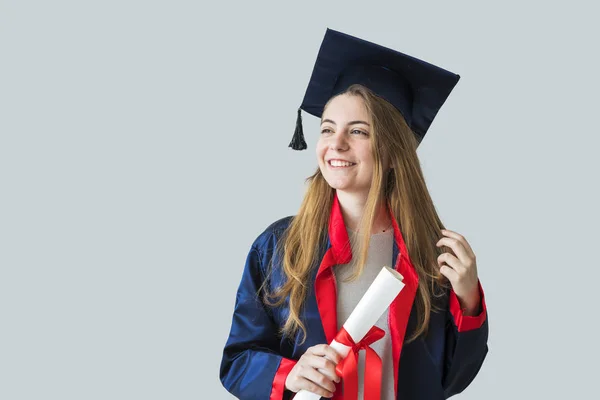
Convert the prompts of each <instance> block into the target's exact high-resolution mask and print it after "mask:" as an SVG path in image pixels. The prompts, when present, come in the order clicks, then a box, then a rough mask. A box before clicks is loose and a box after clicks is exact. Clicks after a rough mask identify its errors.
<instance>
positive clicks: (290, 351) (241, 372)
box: [220, 196, 488, 400]
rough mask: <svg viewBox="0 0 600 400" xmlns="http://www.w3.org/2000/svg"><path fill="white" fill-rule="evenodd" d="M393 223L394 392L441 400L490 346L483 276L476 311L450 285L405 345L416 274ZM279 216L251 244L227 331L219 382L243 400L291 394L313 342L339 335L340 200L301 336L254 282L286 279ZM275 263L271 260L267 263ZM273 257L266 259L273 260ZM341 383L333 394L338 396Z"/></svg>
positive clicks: (413, 318) (345, 255)
mask: <svg viewBox="0 0 600 400" xmlns="http://www.w3.org/2000/svg"><path fill="white" fill-rule="evenodd" d="M390 215H391V218H392V225H393V228H394V246H393V258H392V259H393V260H395V261H394V268H395V269H396V270H397V271H398V272H400V274H402V276H403V277H404V280H403V282H404V284H405V287H404V288H403V289H402V291H401V292H400V294H399V295H398V297H397V298H396V299H395V300H394V302H393V303H392V304H391V306H390V309H389V319H388V323H389V327H390V334H391V335H392V357H393V360H394V377H395V384H396V398H397V399H399V400H417V399H418V400H425V399H426V400H438V399H440V400H441V399H446V398H448V397H450V396H452V395H454V394H456V393H460V392H462V391H463V390H464V389H465V388H466V387H467V386H468V385H469V384H470V383H471V381H472V380H473V379H474V378H475V376H476V375H477V373H478V371H479V369H480V368H481V365H482V364H483V361H484V359H485V357H486V354H487V351H488V346H487V339H488V322H487V308H486V304H485V298H484V293H483V289H482V287H481V283H479V291H480V295H481V303H480V310H481V313H480V314H479V315H477V316H466V315H463V312H462V310H461V308H460V305H459V302H458V299H457V297H456V295H455V294H454V292H453V290H452V289H449V290H448V291H447V292H446V293H445V295H444V296H443V297H441V298H436V299H434V300H433V301H435V302H436V304H438V305H439V306H440V307H441V309H442V310H445V311H444V312H438V313H434V312H432V313H431V319H430V322H429V330H428V333H427V335H426V336H420V337H419V338H418V339H417V340H415V341H413V342H411V343H410V344H405V343H404V339H405V338H408V337H409V336H410V334H411V333H412V332H414V331H415V328H416V325H417V315H416V307H415V306H414V299H415V294H416V290H417V285H418V276H417V274H416V271H415V270H414V268H413V266H412V263H411V262H410V258H409V256H408V252H407V249H406V245H405V243H404V239H403V238H402V234H401V232H400V230H399V228H398V224H397V222H396V220H395V219H394V217H393V215H392V213H391V212H390ZM291 219H292V217H291V216H290V217H286V218H282V219H280V220H278V221H276V222H274V223H273V224H271V225H270V226H269V227H267V228H266V229H265V231H264V232H263V233H262V234H260V235H259V236H258V237H257V238H256V240H255V241H254V243H253V244H252V246H251V249H250V252H249V253H248V257H247V259H246V264H245V267H244V271H243V274H242V279H241V282H240V285H239V288H238V291H237V296H236V301H235V308H234V312H233V318H232V324H231V331H230V334H229V337H228V339H227V342H226V344H225V348H224V350H223V358H222V361H221V368H220V379H221V382H222V383H223V386H224V387H225V388H226V389H227V390H228V391H229V392H230V393H232V394H233V395H234V396H236V397H237V398H239V399H242V400H266V399H269V400H281V399H288V398H291V397H292V395H293V393H291V392H289V391H287V390H285V388H284V383H285V379H286V378H287V375H288V374H289V372H290V371H291V369H292V368H293V366H294V365H295V364H296V362H297V360H298V359H299V358H300V357H301V356H302V355H303V354H304V352H305V351H306V350H307V349H308V348H309V347H311V346H314V345H316V344H322V343H330V342H331V341H332V340H333V338H334V337H335V335H336V334H337V316H336V313H337V307H336V288H335V285H336V283H335V277H334V275H333V271H332V268H331V267H332V266H334V265H336V264H346V263H348V262H350V260H351V258H352V254H351V250H350V245H349V240H348V234H347V231H346V227H345V225H344V220H343V217H342V212H341V209H340V205H339V202H338V199H337V196H335V197H334V202H333V205H332V209H331V215H330V219H329V227H328V235H327V244H326V246H325V247H324V248H321V249H319V258H318V259H317V260H316V261H315V263H318V267H317V265H316V264H315V268H313V270H312V271H313V272H312V273H311V276H310V280H309V285H308V287H309V293H308V296H307V299H306V303H305V309H304V312H303V315H302V320H303V322H304V324H305V326H306V328H307V338H306V341H305V342H304V343H302V344H300V343H299V342H300V338H301V335H300V334H298V335H296V337H295V339H294V340H289V339H284V338H282V337H281V335H280V334H279V333H278V332H279V328H280V327H281V326H283V324H284V323H285V319H286V316H287V304H283V305H281V306H280V307H277V308H275V309H273V308H269V307H267V306H265V305H264V304H263V302H262V301H261V295H262V292H260V293H259V288H260V286H261V284H262V282H263V281H264V280H265V279H267V284H268V288H269V289H270V290H272V289H274V288H275V287H277V286H278V285H279V284H280V283H281V282H283V280H284V275H283V273H282V272H281V268H280V266H281V259H280V257H279V255H278V254H276V253H275V246H276V244H277V243H278V241H279V240H280V239H281V235H282V233H283V232H284V230H285V229H286V228H287V226H288V225H289V223H290V222H291ZM271 262H272V263H271ZM270 263H271V264H270ZM341 389H342V384H341V383H339V384H338V385H337V388H336V392H335V394H334V397H333V399H342V396H341V391H342V390H341Z"/></svg>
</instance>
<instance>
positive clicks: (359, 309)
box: [294, 267, 404, 400]
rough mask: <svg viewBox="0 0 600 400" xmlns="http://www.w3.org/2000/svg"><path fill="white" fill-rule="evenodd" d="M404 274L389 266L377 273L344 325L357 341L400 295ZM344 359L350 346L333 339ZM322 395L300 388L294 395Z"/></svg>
mask: <svg viewBox="0 0 600 400" xmlns="http://www.w3.org/2000/svg"><path fill="white" fill-rule="evenodd" d="M402 279H403V277H402V275H400V273H399V272H398V271H395V270H393V269H391V268H389V267H383V268H382V269H381V272H379V274H378V275H377V277H376V278H375V280H374V281H373V283H372V284H371V286H369V289H367V291H366V293H365V295H364V296H363V297H362V299H360V301H359V302H358V304H357V305H356V308H355V309H354V310H353V311H352V313H351V314H350V316H349V317H348V320H347V321H346V322H345V323H344V325H343V327H344V329H345V330H346V332H348V334H349V335H350V337H352V340H354V342H355V343H358V342H359V341H361V340H362V339H363V338H364V337H365V335H366V334H367V333H368V332H369V330H370V329H371V328H372V327H373V326H374V325H375V323H377V320H378V319H379V318H380V317H381V316H382V315H383V313H384V312H385V310H386V309H387V308H388V307H389V306H390V304H392V301H394V299H395V298H396V296H398V294H399V293H400V291H401V290H402V288H403V287H404V283H402ZM330 346H331V347H333V349H334V350H335V351H337V352H338V353H339V354H340V355H341V356H342V359H343V358H345V357H346V356H347V355H348V352H349V351H350V347H348V346H346V345H343V344H341V343H338V342H336V341H335V340H333V341H332V342H331V344H330ZM320 398H321V396H319V395H318V394H315V393H312V392H309V391H307V390H300V391H299V392H298V393H296V396H294V400H319V399H320Z"/></svg>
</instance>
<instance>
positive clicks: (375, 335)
mask: <svg viewBox="0 0 600 400" xmlns="http://www.w3.org/2000/svg"><path fill="white" fill-rule="evenodd" d="M384 336H385V332H384V331H383V329H380V328H378V327H376V326H373V327H372V328H371V329H370V330H369V332H367V334H366V335H365V337H364V338H363V339H362V340H361V341H360V342H358V343H354V340H352V338H351V337H350V335H349V334H348V332H346V330H345V329H344V328H343V327H342V330H340V331H339V332H338V334H337V335H336V337H335V341H336V342H338V343H341V344H343V345H346V346H348V347H350V352H349V353H348V355H347V356H346V358H344V359H343V360H342V361H340V362H339V363H338V364H337V366H336V367H335V372H337V374H338V375H339V376H341V377H342V380H343V382H344V400H355V399H358V351H359V350H361V349H365V350H366V351H367V356H366V361H365V386H364V399H365V400H380V399H381V397H380V394H381V358H379V356H378V355H377V353H376V352H375V350H373V349H372V348H370V347H369V345H370V344H371V343H374V342H376V341H378V340H379V339H381V338H382V337H384Z"/></svg>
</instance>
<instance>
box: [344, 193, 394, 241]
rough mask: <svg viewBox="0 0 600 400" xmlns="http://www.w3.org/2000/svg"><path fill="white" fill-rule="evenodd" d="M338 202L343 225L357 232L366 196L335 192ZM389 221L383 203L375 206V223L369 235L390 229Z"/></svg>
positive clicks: (385, 206)
mask: <svg viewBox="0 0 600 400" xmlns="http://www.w3.org/2000/svg"><path fill="white" fill-rule="evenodd" d="M336 193H337V197H338V201H339V203H340V209H341V210H342V216H343V217H344V224H345V225H346V227H347V228H348V229H350V230H352V231H357V230H358V226H359V224H360V220H361V218H362V216H363V213H364V209H365V204H366V202H367V195H361V196H358V195H355V194H351V193H346V192H342V191H339V190H338V191H336ZM390 225H391V220H390V216H389V213H388V210H387V205H386V204H385V201H382V202H380V203H379V204H378V205H377V211H376V213H375V221H373V228H372V230H371V233H372V234H373V233H379V232H382V231H384V230H387V229H388V228H390Z"/></svg>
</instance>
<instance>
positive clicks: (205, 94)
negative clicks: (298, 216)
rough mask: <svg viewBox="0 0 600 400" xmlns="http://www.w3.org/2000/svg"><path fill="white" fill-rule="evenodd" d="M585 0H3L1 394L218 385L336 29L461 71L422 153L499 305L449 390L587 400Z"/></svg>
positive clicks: (443, 209) (94, 393) (197, 389)
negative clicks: (468, 376) (236, 314)
mask: <svg viewBox="0 0 600 400" xmlns="http://www.w3.org/2000/svg"><path fill="white" fill-rule="evenodd" d="M550 3H551V4H550ZM591 4H592V2H589V5H588V4H584V3H583V2H569V4H568V5H567V4H566V2H563V4H560V3H559V2H542V1H538V2H533V1H530V2H523V1H503V2H495V3H494V4H490V3H489V2H481V1H462V2H448V1H445V2H436V3H433V2H425V1H419V2H410V3H409V2H401V1H394V2H389V3H387V4H385V3H377V2H370V3H369V4H368V5H367V2H361V3H352V2H347V1H344V2H342V1H340V2H306V1H303V2H289V3H288V2H268V3H267V2H239V3H237V4H236V3H232V2H229V3H226V2H221V3H218V4H217V3H216V2H214V3H210V4H209V3H208V2H207V3H204V4H201V2H198V1H141V0H140V1H133V0H119V1H114V0H112V1H108V0H104V1H95V2H92V1H52V2H42V1H18V2H17V1H2V2H0V134H1V137H0V190H1V192H0V268H1V275H0V398H1V399H6V400H13V399H15V400H16V399H142V398H143V399H200V398H211V399H230V398H232V397H231V396H230V395H229V394H228V393H227V392H226V391H225V390H224V389H223V388H222V386H221V384H220V382H219V379H218V368H219V363H220V360H221V351H222V348H223V345H224V343H225V340H226V338H227V334H228V332H229V329H230V324H231V313H232V311H233V304H234V300H235V291H236V289H237V285H238V283H239V279H240V275H241V272H242V268H243V265H244V260H245V257H246V254H247V252H248V250H249V247H250V244H251V243H252V241H253V240H254V238H255V237H256V236H257V235H258V234H259V233H260V232H262V230H263V229H264V228H265V227H266V226H267V225H269V224H270V223H271V222H272V221H274V220H276V219H278V218H281V217H284V216H287V215H293V214H295V213H296V211H297V209H298V207H299V205H300V201H301V198H302V195H303V193H304V179H305V178H306V177H308V176H309V175H310V174H311V173H312V172H313V170H314V168H315V167H316V160H315V155H314V151H313V148H314V146H315V143H316V138H317V136H318V122H317V119H316V118H315V117H312V116H310V115H308V114H303V116H304V128H305V132H306V137H307V141H308V145H309V148H310V150H309V151H304V152H294V151H292V150H291V149H289V148H288V147H287V145H288V143H289V141H290V139H291V136H292V133H293V129H294V123H295V118H296V109H297V107H298V106H299V105H300V102H301V101H302V97H303V96H304V91H305V90H306V85H307V83H308V79H309V77H310V74H311V72H312V67H313V64H314V61H315V58H316V55H317V51H318V48H319V45H320V43H321V40H322V38H323V35H324V33H325V29H326V28H327V27H330V28H332V29H335V30H340V31H343V32H346V33H349V34H352V35H355V36H358V37H362V38H364V39H366V40H369V41H373V42H376V43H379V44H382V45H384V46H386V47H392V48H394V49H397V50H399V51H402V52H405V53H407V54H410V55H413V56H415V57H419V58H422V59H424V60H427V61H429V62H432V63H434V64H437V65H439V66H441V67H444V68H446V69H449V70H451V71H453V72H456V73H459V74H460V75H461V77H462V79H461V80H460V82H459V83H458V85H457V87H456V88H455V90H454V92H453V93H452V94H451V96H450V98H449V100H448V102H447V103H446V105H445V106H444V107H443V109H442V110H441V111H440V113H439V116H438V118H437V119H436V120H435V122H434V123H433V125H432V127H431V129H430V131H429V133H428V134H427V136H426V139H425V140H424V142H423V143H422V145H421V146H420V148H419V150H418V153H419V157H420V159H421V162H422V167H423V169H424V171H425V175H426V179H427V184H428V187H429V189H430V191H431V195H432V197H433V199H434V202H435V204H436V207H437V209H438V211H439V213H440V216H441V218H442V220H443V221H444V223H445V224H446V226H447V227H448V228H449V229H452V230H455V231H457V232H459V233H461V234H463V235H465V236H466V238H467V240H468V241H469V243H470V244H471V245H472V247H473V248H474V250H475V253H476V255H477V260H478V269H479V274H480V279H481V281H482V284H483V286H484V289H485V291H486V296H487V303H488V307H489V313H490V314H489V322H490V329H491V331H490V339H489V346H490V352H489V354H488V357H487V359H486V361H485V364H484V365H483V367H482V369H481V371H480V373H479V375H478V376H477V378H476V379H475V381H474V382H473V383H472V384H471V386H470V387H469V388H468V389H467V390H466V391H465V392H464V393H463V394H460V395H458V396H456V398H461V399H465V400H466V399H505V398H511V399H528V398H531V397H533V396H535V397H536V398H541V397H542V396H543V397H544V398H548V399H555V398H556V399H558V398H564V397H565V396H569V395H571V397H572V398H581V399H587V398H592V397H594V396H593V393H594V389H595V388H596V382H597V379H598V378H597V372H598V368H597V366H598V356H599V351H598V350H599V349H598V347H599V346H598V340H597V333H598V324H597V321H596V318H597V315H598V311H597V304H598V302H597V295H596V294H595V291H596V288H597V286H598V285H597V283H598V277H599V273H598V266H599V263H598V259H597V254H595V249H596V248H597V247H596V245H597V239H598V234H597V231H598V228H599V226H600V223H599V222H600V218H599V215H598V211H597V210H598V208H597V205H598V203H599V201H600V199H599V197H600V196H599V194H598V183H597V182H598V171H599V170H600V168H599V167H600V165H599V164H600V162H599V161H598V158H597V156H596V151H597V146H598V144H599V140H598V137H597V134H598V128H597V119H596V118H595V115H594V114H595V111H596V108H597V106H598V100H597V92H598V88H599V79H598V71H599V70H600V63H599V61H598V54H597V53H598V52H597V50H596V49H597V38H598V37H599V33H600V32H599V29H598V23H597V15H598V10H597V9H596V8H594V7H592V5H591ZM594 372H596V373H594Z"/></svg>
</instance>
